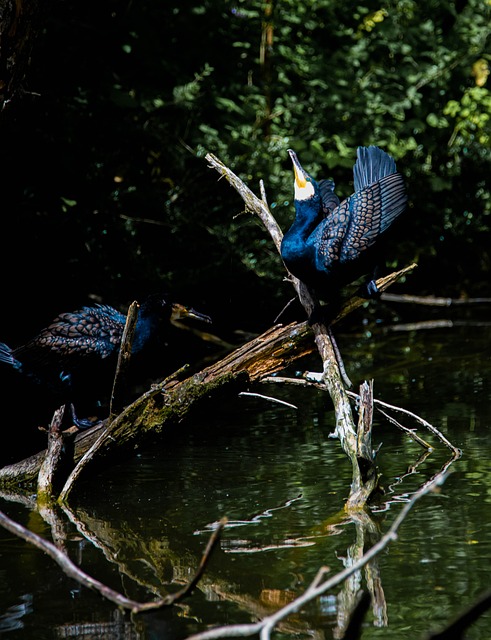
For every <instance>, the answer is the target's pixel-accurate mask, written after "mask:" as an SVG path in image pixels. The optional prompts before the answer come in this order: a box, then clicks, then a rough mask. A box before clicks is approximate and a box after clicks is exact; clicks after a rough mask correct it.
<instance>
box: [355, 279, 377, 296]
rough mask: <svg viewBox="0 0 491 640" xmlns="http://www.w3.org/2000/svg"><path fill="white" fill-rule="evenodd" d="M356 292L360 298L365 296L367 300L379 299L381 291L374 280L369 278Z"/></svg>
mask: <svg viewBox="0 0 491 640" xmlns="http://www.w3.org/2000/svg"><path fill="white" fill-rule="evenodd" d="M357 294H358V295H359V296H360V298H366V299H367V300H379V298H380V296H381V295H382V292H381V291H380V289H379V288H378V287H377V283H376V282H375V280H370V281H368V282H365V283H364V284H362V285H361V286H360V287H359V289H358V291H357Z"/></svg>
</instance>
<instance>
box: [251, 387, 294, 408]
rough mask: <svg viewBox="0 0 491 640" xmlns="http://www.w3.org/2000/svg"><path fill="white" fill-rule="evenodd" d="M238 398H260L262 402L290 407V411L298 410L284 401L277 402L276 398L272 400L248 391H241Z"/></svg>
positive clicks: (269, 397)
mask: <svg viewBox="0 0 491 640" xmlns="http://www.w3.org/2000/svg"><path fill="white" fill-rule="evenodd" d="M239 396H251V397H253V398H262V399H263V400H268V401H269V402H276V403H277V404H283V405H285V407H290V408H291V409H298V407H296V406H295V405H294V404H291V403H290V402H285V401H284V400H279V399H278V398H272V397H271V396H264V395H263V394H262V393H252V392H250V391H241V392H240V393H239Z"/></svg>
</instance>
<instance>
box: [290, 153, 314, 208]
mask: <svg viewBox="0 0 491 640" xmlns="http://www.w3.org/2000/svg"><path fill="white" fill-rule="evenodd" d="M288 153H289V155H290V158H291V160H292V162H293V172H294V174H295V200H299V201H302V200H310V199H311V198H314V197H315V196H318V195H319V187H318V185H317V182H316V181H315V180H314V179H313V178H312V177H311V176H309V174H308V173H307V172H306V171H305V169H304V168H303V167H302V165H301V164H300V162H299V160H298V158H297V154H296V153H295V151H293V150H292V149H288Z"/></svg>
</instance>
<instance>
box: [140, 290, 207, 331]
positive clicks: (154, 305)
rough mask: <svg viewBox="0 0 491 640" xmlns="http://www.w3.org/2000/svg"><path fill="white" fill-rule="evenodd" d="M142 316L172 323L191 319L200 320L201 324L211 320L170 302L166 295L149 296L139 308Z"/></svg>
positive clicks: (181, 305) (190, 309) (188, 308)
mask: <svg viewBox="0 0 491 640" xmlns="http://www.w3.org/2000/svg"><path fill="white" fill-rule="evenodd" d="M140 313H141V314H142V315H143V316H154V317H155V316H158V317H160V318H162V319H163V320H168V321H170V322H174V321H175V320H182V319H183V318H191V319H193V320H200V321H201V322H206V323H208V324H209V323H211V318H210V317H209V316H206V315H204V314H203V313H199V311H195V310H194V309H192V308H191V307H186V306H184V305H183V304H180V303H178V302H173V301H172V300H170V298H169V295H168V294H167V293H164V294H162V293H156V294H152V295H149V296H148V297H147V298H146V299H145V301H144V302H143V304H142V305H141V308H140Z"/></svg>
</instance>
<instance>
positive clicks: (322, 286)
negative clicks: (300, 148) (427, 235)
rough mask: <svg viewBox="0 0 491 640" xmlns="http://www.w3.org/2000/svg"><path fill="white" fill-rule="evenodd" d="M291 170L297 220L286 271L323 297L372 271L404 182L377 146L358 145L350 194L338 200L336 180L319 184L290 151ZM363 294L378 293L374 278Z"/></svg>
mask: <svg viewBox="0 0 491 640" xmlns="http://www.w3.org/2000/svg"><path fill="white" fill-rule="evenodd" d="M289 154H290V157H291V159H292V162H293V169H294V173H295V220H294V222H293V224H292V226H291V227H290V229H289V230H288V231H287V232H286V233H285V235H284V237H283V241H282V244H281V255H282V258H283V261H284V263H285V265H286V267H287V268H288V270H289V271H290V272H291V273H292V274H293V275H294V276H296V277H297V278H299V280H301V281H302V282H304V283H305V284H306V285H307V286H309V287H311V288H312V289H313V290H314V291H315V292H316V293H317V295H318V296H319V297H320V298H321V299H323V300H330V299H332V298H336V297H337V296H339V291H340V289H341V288H342V287H344V286H345V285H347V284H350V283H351V282H354V281H355V280H357V279H358V278H360V277H361V276H363V275H368V274H370V275H373V271H374V269H375V267H376V266H377V263H378V261H379V257H380V256H379V254H380V249H381V247H380V245H381V238H382V237H383V236H384V235H385V234H386V232H387V231H388V229H389V227H390V226H391V225H392V224H393V222H394V221H395V220H396V219H397V218H398V217H399V216H400V215H401V214H402V213H403V211H404V210H405V208H406V203H407V196H406V192H405V187H404V181H403V178H402V176H401V174H400V173H398V172H397V169H396V164H395V162H394V160H393V159H392V158H391V157H390V156H389V155H388V154H387V153H385V151H382V150H381V149H379V148H378V147H373V146H371V147H358V151H357V160H356V163H355V165H354V167H353V176H354V187H355V191H354V193H353V194H352V195H351V196H349V197H348V198H346V199H345V200H343V202H341V203H340V202H339V198H338V197H337V196H336V194H335V193H334V182H333V181H332V180H322V181H320V182H319V183H317V182H316V181H315V180H314V179H313V178H312V177H311V176H309V175H308V174H307V172H306V171H305V170H304V169H303V167H302V165H301V164H300V162H299V161H298V158H297V156H296V154H295V153H294V152H293V151H292V150H289ZM366 293H367V295H369V296H374V295H376V293H377V289H376V286H375V282H374V281H373V280H372V281H370V282H369V283H368V285H367V288H366Z"/></svg>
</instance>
